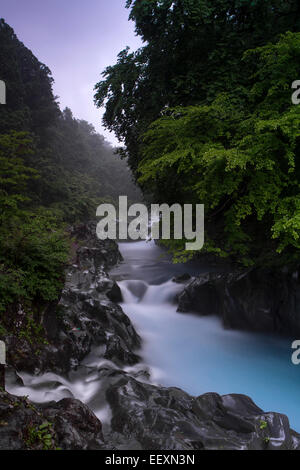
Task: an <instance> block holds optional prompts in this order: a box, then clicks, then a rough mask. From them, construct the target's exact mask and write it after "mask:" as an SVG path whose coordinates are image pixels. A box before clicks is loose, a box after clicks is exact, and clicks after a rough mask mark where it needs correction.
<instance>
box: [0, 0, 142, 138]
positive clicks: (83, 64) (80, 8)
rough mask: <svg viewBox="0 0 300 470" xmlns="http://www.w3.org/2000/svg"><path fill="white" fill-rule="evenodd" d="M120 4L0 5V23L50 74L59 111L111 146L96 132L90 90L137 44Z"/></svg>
mask: <svg viewBox="0 0 300 470" xmlns="http://www.w3.org/2000/svg"><path fill="white" fill-rule="evenodd" d="M125 3H126V0H1V6H0V17H2V18H4V19H5V20H6V22H7V23H8V24H9V25H10V26H11V27H12V28H13V29H14V30H15V33H16V34H17V36H18V38H19V39H20V40H21V41H22V42H24V44H25V46H27V47H28V48H29V49H30V50H31V51H32V52H33V53H34V55H36V56H37V58H38V59H39V60H40V61H41V62H43V63H45V64H46V65H47V66H48V67H49V68H50V69H51V71H52V73H53V77H54V79H55V84H54V93H55V94H56V95H58V96H59V102H60V105H61V108H64V107H66V106H69V107H70V108H71V109H72V111H73V114H74V115H75V117H77V118H80V119H85V120H87V121H89V122H91V123H92V124H94V126H95V127H96V129H97V131H98V132H100V133H101V134H103V135H105V137H106V138H107V140H108V141H110V142H112V143H113V144H116V143H117V140H116V138H115V136H114V135H113V134H110V133H109V132H107V131H105V130H104V129H103V128H102V126H101V117H102V113H101V111H100V110H98V109H97V108H96V107H95V106H94V103H93V94H94V92H93V88H94V85H95V84H96V82H98V81H99V79H100V73H101V72H102V71H103V70H104V69H105V67H106V66H108V65H112V64H114V63H115V62H116V59H117V54H118V53H119V52H120V51H121V50H122V49H124V48H125V47H126V46H130V47H131V48H132V49H134V50H135V49H137V48H138V47H140V46H141V40H140V39H139V38H138V37H136V36H135V33H134V24H133V23H132V22H131V21H130V22H129V21H128V15H129V10H127V9H126V8H125Z"/></svg>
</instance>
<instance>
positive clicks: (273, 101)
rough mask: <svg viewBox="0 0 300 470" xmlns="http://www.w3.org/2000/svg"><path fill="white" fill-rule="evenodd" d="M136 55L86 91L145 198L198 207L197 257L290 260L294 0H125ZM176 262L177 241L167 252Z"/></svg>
mask: <svg viewBox="0 0 300 470" xmlns="http://www.w3.org/2000/svg"><path fill="white" fill-rule="evenodd" d="M127 8H129V9H130V18H131V19H132V20H133V21H134V22H135V25H136V33H137V34H138V35H139V36H140V37H141V38H142V40H143V42H144V46H143V47H141V48H140V49H139V50H138V51H136V52H131V51H130V50H129V49H128V48H127V49H125V50H123V51H121V52H120V54H119V56H118V61H117V63H116V64H115V65H113V66H110V67H108V68H107V69H106V70H105V72H104V74H103V80H102V81H100V82H99V83H98V84H97V85H96V94H95V101H96V103H97V105H98V106H99V107H100V106H102V105H103V104H105V106H106V113H105V116H104V124H105V125H106V127H107V128H108V129H110V130H112V131H114V132H115V133H116V135H117V136H118V137H119V139H120V140H121V141H123V142H124V144H125V149H123V153H124V154H125V155H126V156H127V157H128V159H129V163H130V166H131V168H132V170H133V171H134V173H135V175H136V178H137V180H138V181H139V183H140V185H141V187H142V188H143V190H144V192H145V194H147V195H148V197H149V199H151V200H153V201H155V202H167V203H175V202H177V203H178V202H179V203H189V204H190V203H194V204H196V203H199V204H201V203H202V204H205V209H206V213H205V222H206V244H205V249H206V250H207V251H210V252H213V253H216V254H218V255H220V256H223V257H228V256H231V257H232V258H233V259H234V260H236V261H238V262H239V263H242V264H244V265H247V266H249V265H264V266H266V265H272V266H274V265H289V266H293V265H294V264H297V263H298V256H299V248H300V238H299V235H300V199H299V189H300V186H299V182H300V167H299V161H298V160H299V144H300V140H299V137H300V134H299V129H300V108H299V107H298V106H295V105H293V104H292V100H291V96H292V92H293V90H292V88H291V86H292V83H293V82H294V81H295V80H297V79H299V78H300V67H299V64H300V33H299V31H300V4H299V2H298V1H297V0H288V1H287V0H253V1H250V0H235V1H232V0H218V1H214V2H211V1H209V0H203V1H201V2H200V1H199V0H151V1H150V0H135V1H134V0H128V1H127ZM169 246H170V248H171V250H172V251H173V252H174V254H175V258H177V259H178V258H179V259H182V258H183V259H186V258H187V256H188V253H186V252H185V251H184V241H183V242H179V241H171V242H170V243H169Z"/></svg>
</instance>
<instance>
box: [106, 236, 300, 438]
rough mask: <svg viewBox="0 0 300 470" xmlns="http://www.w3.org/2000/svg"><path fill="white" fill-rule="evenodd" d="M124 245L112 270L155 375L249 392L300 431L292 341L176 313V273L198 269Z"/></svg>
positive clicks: (299, 386) (192, 386)
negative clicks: (120, 256)
mask: <svg viewBox="0 0 300 470" xmlns="http://www.w3.org/2000/svg"><path fill="white" fill-rule="evenodd" d="M120 250H121V252H122V254H123V257H124V263H123V264H122V265H121V266H120V267H119V268H117V269H116V270H114V271H113V275H114V276H115V277H116V278H117V279H119V285H120V287H121V289H122V292H123V297H124V303H123V304H122V307H123V309H124V311H125V312H126V313H127V315H128V316H129V317H130V318H131V320H132V322H133V323H134V325H135V327H136V329H137V331H138V332H139V334H140V335H141V337H142V338H143V349H142V357H143V360H144V362H145V363H146V364H148V365H149V366H150V367H151V369H152V376H153V380H154V381H155V382H156V383H160V384H163V385H166V386H177V387H180V388H182V389H183V390H185V391H187V392H188V393H190V394H193V395H200V394H202V393H206V392H217V393H220V394H227V393H243V394H246V395H249V396H250V397H251V398H252V399H253V400H254V401H255V402H256V404H257V405H258V406H260V407H261V408H262V409H263V410H264V411H276V412H281V413H284V414H286V415H287V416H288V417H289V419H290V423H291V426H292V427H293V428H294V429H296V430H297V431H299V432H300V406H299V403H298V393H299V390H300V366H295V365H293V364H292V362H291V354H292V349H291V343H292V340H288V339H284V338H281V337H277V336H272V335H264V334H257V333H247V332H239V331H231V330H225V329H224V328H223V326H222V323H221V321H220V320H219V318H217V317H200V316H197V315H194V314H192V312H191V314H181V313H177V312H176V304H175V302H174V298H175V296H176V294H177V293H178V292H179V291H180V290H181V289H182V286H180V285H178V284H175V283H173V282H172V281H171V278H172V276H173V275H176V274H180V272H187V271H191V272H192V273H193V272H195V270H196V271H198V272H199V267H198V268H196V267H195V266H193V265H191V266H180V265H179V266H178V265H177V266H174V265H172V264H171V263H170V261H169V260H168V259H166V258H161V254H162V252H161V250H160V249H159V248H158V247H157V246H155V245H154V244H152V243H145V242H138V243H124V244H121V245H120ZM203 271H205V267H203Z"/></svg>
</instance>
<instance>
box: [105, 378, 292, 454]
mask: <svg viewBox="0 0 300 470" xmlns="http://www.w3.org/2000/svg"><path fill="white" fill-rule="evenodd" d="M102 380H103V382H104V383H105V388H106V397H107V400H108V402H109V404H110V406H111V409H112V421H111V433H110V434H109V435H108V436H107V440H108V442H110V444H113V446H114V447H116V448H117V449H121V448H126V449H129V450H131V449H133V448H137V447H136V446H137V443H138V445H139V446H140V448H141V449H144V450H162V449H163V450H200V449H207V450H218V449H224V450H263V449H281V450H288V449H298V450H299V449H300V435H299V434H297V433H296V432H294V431H292V430H291V429H290V426H289V421H288V418H287V417H286V416H285V415H282V414H278V413H264V412H263V411H262V410H261V409H260V408H258V407H257V406H256V405H255V403H253V401H252V400H251V399H250V398H249V397H247V396H245V395H225V396H220V395H218V394H216V393H207V394H205V395H202V396H199V397H196V398H195V397H191V396H190V395H188V394H187V393H185V392H183V391H182V390H180V389H178V388H163V387H157V386H154V385H149V384H146V383H141V382H139V381H137V380H136V379H134V378H133V377H131V376H129V375H128V374H126V373H124V372H122V371H116V370H109V369H105V370H102ZM132 446H134V447H132Z"/></svg>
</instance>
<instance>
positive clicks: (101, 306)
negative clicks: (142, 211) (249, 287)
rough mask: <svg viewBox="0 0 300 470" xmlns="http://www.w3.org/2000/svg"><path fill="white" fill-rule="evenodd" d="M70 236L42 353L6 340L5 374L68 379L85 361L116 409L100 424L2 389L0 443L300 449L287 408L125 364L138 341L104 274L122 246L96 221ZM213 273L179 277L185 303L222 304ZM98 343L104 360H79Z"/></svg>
mask: <svg viewBox="0 0 300 470" xmlns="http://www.w3.org/2000/svg"><path fill="white" fill-rule="evenodd" d="M72 235H73V236H74V237H75V242H74V260H73V262H72V264H71V265H70V266H69V268H68V269H67V272H66V283H65V288H64V290H63V292H62V295H61V299H60V301H59V304H58V305H55V306H54V305H52V306H49V308H48V309H46V310H45V312H44V316H43V326H44V328H45V332H46V335H47V336H46V337H47V344H45V345H44V346H43V347H41V349H40V351H39V353H37V351H36V350H32V349H31V345H30V344H28V343H26V342H22V341H21V342H20V340H16V339H15V338H7V344H8V363H9V366H10V369H9V374H10V375H12V376H14V380H15V381H19V382H20V381H21V379H20V378H19V377H18V376H17V375H15V371H22V372H24V371H27V372H28V373H31V374H33V373H34V374H35V375H38V374H41V373H45V372H56V373H57V374H61V375H62V376H66V377H69V378H70V377H71V376H72V374H76V373H77V372H76V370H77V371H80V369H82V370H84V373H86V374H90V373H91V374H92V375H93V380H99V381H100V382H101V389H100V391H99V401H102V402H103V401H104V402H105V403H107V404H108V405H109V407H110V410H111V422H110V425H109V426H108V427H107V426H106V427H105V429H104V428H103V429H102V425H101V422H100V420H99V419H98V418H97V417H96V416H95V414H94V413H93V412H92V411H91V410H90V409H89V408H88V407H87V406H86V405H84V404H83V403H81V402H80V401H78V400H76V399H74V398H72V397H70V398H64V399H63V400H61V401H59V402H57V403H56V402H48V403H44V404H43V405H35V404H33V403H31V402H30V401H29V400H28V399H26V398H18V397H15V396H12V395H10V394H8V393H6V392H4V391H3V392H1V393H0V449H55V448H61V449H99V450H101V449H119V450H122V449H128V450H131V449H150V450H162V449H163V450H171V449H174V450H175V449H176V450H201V449H215V450H218V449H249V450H250V449H300V435H298V434H297V433H295V432H294V431H292V430H291V429H290V425H289V421H288V418H287V417H286V416H284V415H282V414H278V413H272V412H268V413H265V412H263V411H262V410H261V409H259V408H258V407H257V406H256V405H255V404H254V403H253V402H252V400H251V399H250V398H248V397H246V396H244V395H226V396H223V397H222V396H219V395H217V394H214V393H208V394H205V395H202V396H200V397H192V396H190V395H188V394H187V393H185V392H184V391H182V390H180V389H178V388H165V387H161V386H155V385H153V384H151V383H150V382H151V378H149V373H148V371H146V370H145V371H144V370H142V369H141V367H140V368H139V370H138V369H135V368H130V369H128V366H133V365H135V364H137V363H138V362H139V360H140V358H139V347H140V344H141V340H140V338H139V336H138V333H137V332H136V331H135V329H134V327H133V325H132V324H131V322H130V320H129V318H128V317H127V316H126V315H125V313H124V312H123V310H122V308H121V307H120V306H119V305H118V303H117V302H119V301H120V300H121V292H120V289H119V287H118V285H117V284H116V283H115V282H114V281H112V280H111V279H110V278H109V276H108V274H107V271H108V270H109V269H110V268H111V267H112V266H113V265H114V264H116V263H118V262H119V261H120V260H121V256H120V253H119V251H118V247H117V245H116V244H115V243H114V242H110V241H107V242H101V241H99V240H97V239H96V237H95V225H94V224H89V225H87V226H81V227H79V228H76V229H74V230H73V233H72ZM210 276H216V278H217V280H218V282H224V281H222V279H221V278H222V276H223V275H222V276H221V277H220V276H218V275H209V276H208V277H207V276H204V277H201V281H200V278H199V279H198V278H197V279H191V280H189V279H188V277H185V278H183V279H180V280H179V281H181V282H183V283H184V282H187V284H186V286H185V288H184V286H182V287H183V289H184V292H183V293H182V294H181V295H180V298H179V305H180V306H181V308H183V309H184V308H186V309H187V308H191V307H193V309H194V306H195V305H199V306H200V305H201V309H202V310H201V311H200V313H203V314H204V313H206V314H207V313H214V309H215V308H216V306H217V305H218V304H213V302H215V301H216V296H215V291H214V286H215V283H214V282H213V281H212V280H213V279H215V278H214V277H210ZM208 286H209V289H211V290H209V289H208ZM202 287H203V288H204V289H206V290H204V293H206V295H203V293H202V291H201V289H202ZM217 299H218V298H217ZM204 302H206V304H205V305H204ZM210 304H211V307H210V311H209V312H208V307H209V306H210ZM204 307H205V308H204ZM199 309H200V307H199ZM24 341H25V340H24ZM94 347H97V351H98V357H99V353H100V358H102V359H103V361H104V365H103V362H102V363H101V364H102V365H99V366H98V367H94V368H93V370H91V369H90V368H89V367H87V366H85V365H83V364H81V362H82V360H83V359H84V358H85V357H86V356H87V355H88V354H89V353H90V352H91V351H92V350H93V348H94ZM105 361H106V363H105ZM129 370H130V372H129ZM100 395H101V396H100Z"/></svg>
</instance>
